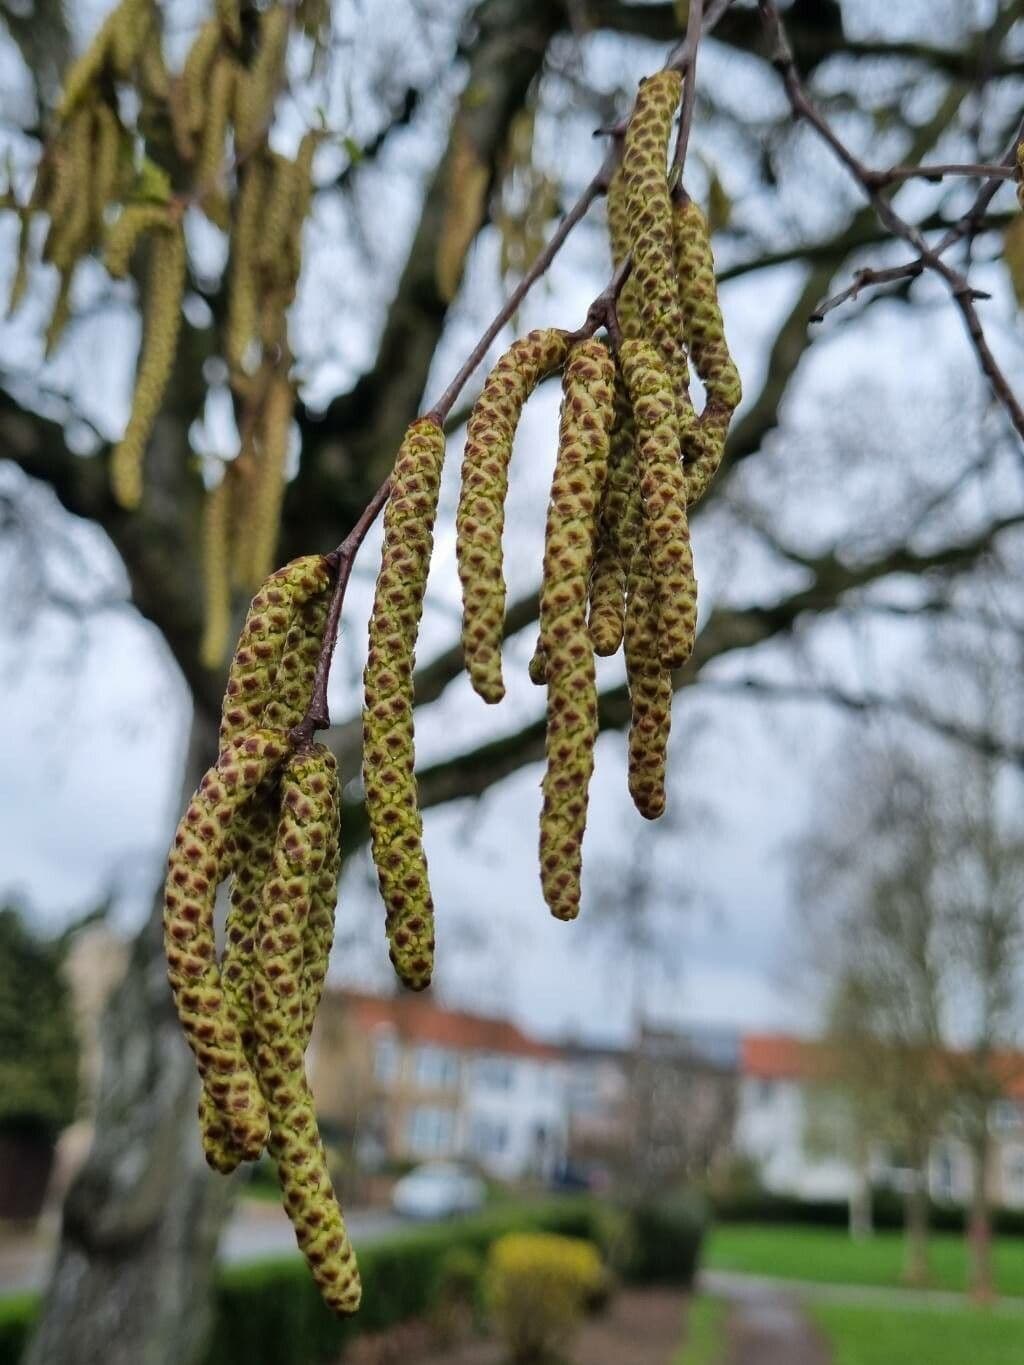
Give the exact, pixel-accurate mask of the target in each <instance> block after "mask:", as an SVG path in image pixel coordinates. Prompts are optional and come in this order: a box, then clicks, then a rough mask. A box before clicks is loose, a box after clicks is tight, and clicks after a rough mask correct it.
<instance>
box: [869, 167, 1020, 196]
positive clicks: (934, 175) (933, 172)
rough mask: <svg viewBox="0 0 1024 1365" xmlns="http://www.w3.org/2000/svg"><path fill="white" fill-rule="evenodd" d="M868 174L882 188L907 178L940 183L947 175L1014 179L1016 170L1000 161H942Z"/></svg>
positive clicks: (984, 178) (877, 186)
mask: <svg viewBox="0 0 1024 1365" xmlns="http://www.w3.org/2000/svg"><path fill="white" fill-rule="evenodd" d="M868 175H869V176H870V178H871V180H872V182H873V183H874V185H875V187H876V188H877V189H880V190H881V189H885V187H886V186H887V185H902V184H903V183H904V182H905V181H907V180H930V181H933V182H934V183H936V184H938V182H939V181H940V180H943V179H945V178H946V177H947V176H964V177H966V178H967V179H969V180H1012V179H1013V176H1014V171H1013V168H1012V167H1011V166H1004V165H1003V164H1002V163H1001V162H998V161H997V162H974V163H970V162H968V163H961V162H953V161H942V162H937V163H936V164H935V165H931V166H890V167H889V169H888V170H887V171H869V172H868Z"/></svg>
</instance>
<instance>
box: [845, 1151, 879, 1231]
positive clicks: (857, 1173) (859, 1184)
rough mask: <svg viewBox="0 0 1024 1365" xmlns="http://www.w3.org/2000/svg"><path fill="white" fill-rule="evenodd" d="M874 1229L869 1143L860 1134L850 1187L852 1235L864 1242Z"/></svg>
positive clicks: (854, 1155)
mask: <svg viewBox="0 0 1024 1365" xmlns="http://www.w3.org/2000/svg"><path fill="white" fill-rule="evenodd" d="M873 1231H874V1228H873V1226H872V1211H871V1173H870V1170H869V1169H868V1143H867V1139H866V1138H863V1137H861V1136H860V1135H858V1137H857V1140H856V1146H855V1148H854V1153H853V1184H852V1186H851V1188H850V1236H851V1238H852V1239H853V1240H854V1241H855V1242H862V1241H864V1239H865V1238H866V1237H870V1236H871V1233H872V1232H873Z"/></svg>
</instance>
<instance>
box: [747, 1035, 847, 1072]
mask: <svg viewBox="0 0 1024 1365" xmlns="http://www.w3.org/2000/svg"><path fill="white" fill-rule="evenodd" d="M825 1052H826V1050H825V1048H824V1047H823V1045H822V1044H821V1043H813V1042H808V1041H807V1039H805V1038H794V1037H793V1036H792V1035H790V1034H787V1033H746V1034H744V1035H743V1037H742V1038H741V1039H740V1072H741V1074H742V1075H744V1076H751V1077H753V1078H754V1079H755V1080H762V1081H794V1080H812V1079H815V1078H819V1077H820V1076H821V1074H822V1069H823V1065H824V1061H825Z"/></svg>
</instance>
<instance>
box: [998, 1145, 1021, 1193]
mask: <svg viewBox="0 0 1024 1365" xmlns="http://www.w3.org/2000/svg"><path fill="white" fill-rule="evenodd" d="M1003 1183H1004V1185H1005V1186H1006V1193H1007V1194H1008V1195H1010V1196H1011V1198H1013V1199H1014V1200H1015V1201H1017V1200H1020V1199H1021V1198H1024V1147H1008V1148H1007V1149H1006V1151H1005V1152H1004V1153H1003Z"/></svg>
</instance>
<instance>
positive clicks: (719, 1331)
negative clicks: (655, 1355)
mask: <svg viewBox="0 0 1024 1365" xmlns="http://www.w3.org/2000/svg"><path fill="white" fill-rule="evenodd" d="M725 1318H726V1307H725V1304H724V1303H723V1302H722V1301H721V1299H711V1298H708V1297H707V1296H704V1297H702V1298H699V1299H692V1300H691V1301H690V1303H688V1304H687V1307H686V1335H685V1337H684V1338H683V1344H682V1346H681V1347H680V1348H679V1352H678V1354H677V1355H676V1356H675V1357H674V1359H673V1361H672V1365H721V1362H722V1361H724V1359H725Z"/></svg>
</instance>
